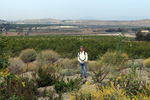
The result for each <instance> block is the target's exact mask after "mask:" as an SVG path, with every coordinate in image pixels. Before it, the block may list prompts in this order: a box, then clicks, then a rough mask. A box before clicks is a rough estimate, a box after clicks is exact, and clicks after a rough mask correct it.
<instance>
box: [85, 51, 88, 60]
mask: <svg viewBox="0 0 150 100" xmlns="http://www.w3.org/2000/svg"><path fill="white" fill-rule="evenodd" d="M85 56H86V59H85V62H87V61H88V54H87V53H85Z"/></svg>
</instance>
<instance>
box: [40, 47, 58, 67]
mask: <svg viewBox="0 0 150 100" xmlns="http://www.w3.org/2000/svg"><path fill="white" fill-rule="evenodd" d="M59 57H60V55H59V54H58V53H56V52H55V51H52V50H45V51H42V52H41V53H40V54H39V56H38V62H40V63H41V64H42V65H43V64H54V62H56V61H57V60H58V58H59Z"/></svg>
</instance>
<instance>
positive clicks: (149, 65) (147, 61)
mask: <svg viewBox="0 0 150 100" xmlns="http://www.w3.org/2000/svg"><path fill="white" fill-rule="evenodd" d="M144 67H148V68H150V58H148V59H146V60H145V61H144Z"/></svg>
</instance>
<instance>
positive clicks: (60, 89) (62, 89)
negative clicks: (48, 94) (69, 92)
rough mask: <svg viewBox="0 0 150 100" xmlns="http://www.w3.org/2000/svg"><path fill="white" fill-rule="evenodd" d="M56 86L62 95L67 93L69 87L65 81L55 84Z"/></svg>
mask: <svg viewBox="0 0 150 100" xmlns="http://www.w3.org/2000/svg"><path fill="white" fill-rule="evenodd" d="M54 86H55V90H56V92H57V93H59V94H61V93H63V92H64V91H65V88H66V87H67V84H66V82H65V81H64V80H63V79H61V80H60V81H58V82H57V83H55V84H54Z"/></svg>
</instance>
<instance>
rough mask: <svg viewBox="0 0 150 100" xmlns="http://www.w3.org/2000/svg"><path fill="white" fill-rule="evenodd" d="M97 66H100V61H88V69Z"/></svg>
mask: <svg viewBox="0 0 150 100" xmlns="http://www.w3.org/2000/svg"><path fill="white" fill-rule="evenodd" d="M97 66H99V63H98V62H97V61H88V63H87V70H89V69H95V68H96V67H97Z"/></svg>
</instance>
